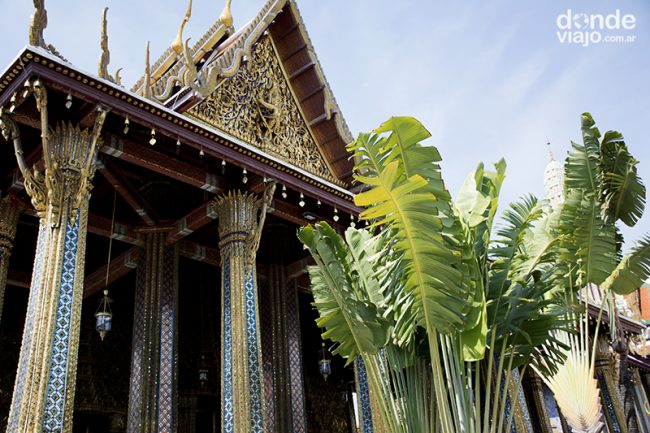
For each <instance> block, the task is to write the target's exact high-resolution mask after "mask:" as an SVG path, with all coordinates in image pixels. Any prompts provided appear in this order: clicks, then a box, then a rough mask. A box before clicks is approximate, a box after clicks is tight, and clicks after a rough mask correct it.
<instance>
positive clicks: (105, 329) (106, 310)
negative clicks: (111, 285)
mask: <svg viewBox="0 0 650 433" xmlns="http://www.w3.org/2000/svg"><path fill="white" fill-rule="evenodd" d="M112 302H113V300H112V299H111V298H109V297H108V290H104V297H103V298H102V299H100V301H99V307H98V308H97V312H96V313H95V329H96V330H97V332H99V336H100V337H101V339H102V341H104V337H106V334H107V333H109V332H110V331H111V328H112V327H113V312H112V311H111V303H112Z"/></svg>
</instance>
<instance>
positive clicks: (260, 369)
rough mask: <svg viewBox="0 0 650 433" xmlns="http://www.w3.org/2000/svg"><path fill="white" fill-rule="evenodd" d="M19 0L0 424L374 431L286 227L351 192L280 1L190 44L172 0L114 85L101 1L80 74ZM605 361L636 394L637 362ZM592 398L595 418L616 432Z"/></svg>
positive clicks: (325, 214)
mask: <svg viewBox="0 0 650 433" xmlns="http://www.w3.org/2000/svg"><path fill="white" fill-rule="evenodd" d="M34 4H35V10H34V13H33V15H32V18H31V25H30V28H29V45H28V46H27V47H26V48H25V49H24V50H23V51H21V52H20V53H18V55H17V57H16V58H15V60H14V61H13V62H12V63H10V64H9V65H8V66H7V68H6V69H5V70H4V72H2V75H1V77H0V129H1V130H2V135H3V136H4V139H5V140H0V431H7V432H9V433H27V432H29V433H34V432H44V433H52V432H57V433H58V432H63V433H71V432H74V433H77V432H79V433H117V432H128V433H145V432H146V433H152V432H161V433H167V432H180V433H194V432H199V433H210V432H212V433H215V432H224V433H244V432H246V433H248V432H254V433H261V432H265V433H273V432H277V433H287V432H295V433H305V432H310V433H312V432H313V433H325V432H337V433H338V432H349V433H360V432H362V433H374V432H378V433H380V432H381V431H382V429H381V428H380V425H379V423H378V422H377V418H376V414H373V413H372V406H373V405H372V399H371V396H370V395H369V393H368V386H367V383H366V382H365V372H364V367H363V365H362V364H359V363H357V365H353V366H347V367H346V366H345V362H344V361H343V360H342V359H340V358H337V357H332V356H331V355H330V353H329V351H328V346H327V344H326V343H324V342H323V341H322V340H321V336H320V335H321V330H320V329H318V328H317V326H316V323H315V320H314V319H315V317H316V312H315V311H314V309H313V307H312V305H311V304H312V301H313V298H312V295H311V294H310V288H309V279H308V276H307V272H306V271H307V266H308V265H309V263H310V261H309V259H308V257H307V256H308V254H307V252H306V251H304V249H303V248H302V245H301V244H300V243H299V241H298V239H297V237H296V230H297V229H298V227H300V226H302V225H305V224H308V223H311V222H314V221H319V220H324V221H327V222H328V223H329V224H331V225H332V226H334V227H335V228H337V229H340V230H343V229H345V228H346V227H348V226H350V225H355V224H357V223H358V218H357V216H358V214H359V212H360V209H358V208H357V207H356V206H355V205H354V203H353V196H354V191H355V190H354V186H353V184H352V169H353V165H354V164H353V161H351V159H350V157H349V154H348V153H347V151H346V148H345V146H346V144H347V143H349V142H350V141H352V136H351V134H350V131H349V130H348V127H347V125H346V122H345V119H344V118H343V116H342V114H341V110H340V109H339V107H338V105H337V103H336V100H335V98H334V96H333V93H332V90H331V89H330V86H329V84H328V82H327V80H326V79H325V75H324V73H323V69H322V67H321V65H320V63H319V61H318V58H317V57H316V53H315V51H314V48H313V46H312V43H311V41H310V39H309V36H308V34H307V30H306V28H305V24H304V22H303V20H302V18H301V16H300V13H299V11H298V8H297V5H296V3H295V1H294V0H268V2H267V3H266V4H265V5H264V6H263V7H262V9H261V10H260V11H259V13H258V14H257V15H256V16H255V17H253V18H252V19H251V20H250V21H249V22H248V23H247V24H246V25H244V26H243V27H241V28H239V29H235V28H234V27H233V17H232V15H231V12H230V0H227V1H226V5H225V8H224V10H223V12H222V13H221V15H220V16H219V17H218V19H217V20H216V21H215V23H214V25H213V26H212V27H210V28H209V29H208V30H207V32H206V33H205V34H204V35H203V36H202V37H201V38H200V39H199V40H198V42H196V43H195V44H193V45H192V46H190V44H189V42H188V40H187V39H185V36H184V35H183V30H184V27H185V25H186V24H187V22H188V21H189V19H190V16H191V11H192V2H191V1H190V4H189V6H188V10H187V13H186V16H185V17H184V18H182V17H179V27H180V28H179V30H178V34H177V36H176V39H175V40H174V43H173V44H172V45H171V46H170V47H169V48H168V49H167V50H166V51H164V52H163V53H162V54H161V55H160V56H159V57H158V58H157V59H156V60H152V59H153V57H152V56H151V53H150V52H149V47H148V46H147V47H146V51H144V55H143V57H144V58H145V61H144V62H143V63H144V65H143V69H144V73H143V75H142V77H141V78H140V79H139V80H138V82H137V83H136V84H135V85H134V86H133V87H131V88H130V89H128V88H126V87H125V86H124V85H123V84H122V83H121V79H120V76H119V71H118V73H111V72H109V67H111V65H110V51H109V31H108V17H107V13H106V10H104V13H103V15H102V17H101V21H100V23H101V28H100V34H101V46H100V48H101V53H102V55H101V58H100V61H99V65H98V68H97V72H96V73H87V72H84V71H81V70H80V69H79V68H77V67H75V66H74V65H73V63H71V62H72V60H67V59H66V58H65V57H64V55H65V53H60V52H59V51H57V49H56V48H55V47H54V46H53V45H52V44H50V43H49V42H46V40H45V38H44V30H45V29H46V26H47V12H46V10H45V6H44V2H43V1H42V0H41V1H35V2H34ZM143 48H144V47H143ZM111 68H112V67H111ZM560 171H561V165H559V164H555V165H553V167H551V168H549V170H547V177H549V178H551V179H553V178H554V176H557V175H558V173H560ZM550 194H551V195H552V199H553V200H561V199H562V197H561V189H560V190H558V189H557V188H555V189H552V190H551V192H550ZM646 292H647V290H646ZM642 305H643V309H645V308H646V307H647V305H646V304H642ZM643 311H645V310H643ZM622 322H623V324H624V327H625V332H627V334H628V335H630V336H631V338H632V337H634V336H639V335H641V334H642V333H643V330H644V326H643V325H642V324H640V323H639V322H637V321H635V320H632V319H622ZM634 338H636V337H634ZM609 347H610V346H609V345H608V344H605V346H604V352H603V353H604V355H603V359H604V360H603V361H602V366H603V367H602V368H603V371H607V372H609V371H610V370H606V369H607V368H609V365H610V364H612V363H613V359H614V358H613V357H612V356H613V355H612V354H611V353H610V352H611V351H608V348H609ZM624 353H627V352H626V351H624ZM626 359H629V362H628V363H629V364H630V365H632V364H634V363H635V362H636V364H634V368H635V370H634V372H633V373H634V374H635V375H636V376H634V377H635V378H638V382H637V383H638V384H639V385H638V387H637V388H635V389H636V390H637V391H638V392H639V394H638V396H640V395H641V394H640V392H641V391H643V389H646V390H647V389H648V388H647V386H648V373H647V372H648V371H650V368H648V367H647V365H646V364H645V363H644V361H643V360H642V359H641V358H635V357H634V356H630V357H628V358H626ZM610 361H611V362H610ZM626 362H627V361H626ZM612 365H613V364H612ZM599 368H600V367H599ZM612 371H613V370H612ZM607 374H609V373H607ZM603 377H605V376H603ZM607 377H610V376H607ZM522 380H524V381H529V382H530V383H531V386H525V387H524V390H523V391H522V392H520V396H519V397H520V402H521V404H520V405H517V406H516V411H517V412H516V413H517V415H516V416H515V424H514V425H513V431H517V432H519V433H524V432H526V433H537V432H540V433H550V432H551V431H555V430H553V428H554V427H553V426H552V425H551V423H550V421H549V420H550V419H555V418H557V419H558V420H560V421H561V414H558V411H557V408H555V409H553V408H552V407H551V406H552V405H551V404H550V403H552V396H551V397H550V400H549V398H548V393H546V394H545V393H544V389H543V386H542V385H541V383H540V381H539V378H535V377H533V376H531V377H524V378H522ZM607 380H610V382H608V383H609V386H610V388H609V389H610V390H611V391H612V392H616V389H615V388H616V383H615V378H614V376H611V378H610V379H607ZM526 383H528V382H526ZM642 395H645V391H643V394H642ZM638 396H637V397H636V400H634V401H635V402H637V403H638V402H641V403H643V404H646V405H647V403H645V400H644V401H641V400H640V397H638ZM511 397H514V395H512V396H511ZM610 397H612V398H610V399H609V400H608V401H609V402H613V403H612V404H611V407H612V408H613V409H611V412H608V413H609V415H608V425H609V426H610V431H611V432H628V430H625V429H622V428H621V427H620V426H621V425H623V424H621V423H620V422H619V420H622V419H623V417H625V414H626V413H628V412H626V410H627V409H626V407H624V405H623V404H622V403H621V402H620V401H619V400H617V399H616V397H615V396H614V395H613V394H612V395H610ZM646 407H650V406H646ZM608 408H609V407H608ZM373 415H374V417H373ZM553 417H555V418H553ZM610 418H611V422H610ZM645 418H647V415H646V416H645ZM565 424H566V423H564V424H562V423H561V422H560V424H558V425H560V426H562V425H565ZM617 428H618V429H617ZM565 431H567V432H568V430H565ZM637 431H647V430H637ZM630 433H633V432H632V431H630Z"/></svg>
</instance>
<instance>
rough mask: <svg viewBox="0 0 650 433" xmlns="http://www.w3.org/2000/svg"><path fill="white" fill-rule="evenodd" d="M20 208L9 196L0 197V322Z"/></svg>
mask: <svg viewBox="0 0 650 433" xmlns="http://www.w3.org/2000/svg"><path fill="white" fill-rule="evenodd" d="M19 214H20V209H19V208H18V206H16V204H15V203H14V202H12V201H11V199H10V198H9V197H5V198H3V199H0V322H1V321H2V307H3V305H4V297H5V286H6V285H7V272H8V271H9V258H10V257H11V251H12V250H13V247H14V239H15V238H16V227H17V225H18V215H19Z"/></svg>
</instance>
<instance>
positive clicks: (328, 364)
mask: <svg viewBox="0 0 650 433" xmlns="http://www.w3.org/2000/svg"><path fill="white" fill-rule="evenodd" d="M318 371H319V372H320V374H321V375H322V376H323V378H324V379H325V381H326V382H327V377H328V376H329V375H330V374H332V360H331V358H330V352H329V350H327V348H326V347H325V342H321V349H320V359H319V360H318Z"/></svg>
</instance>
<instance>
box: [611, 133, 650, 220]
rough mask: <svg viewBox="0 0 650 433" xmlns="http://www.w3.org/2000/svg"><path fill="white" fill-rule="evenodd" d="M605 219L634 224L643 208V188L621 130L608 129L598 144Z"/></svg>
mask: <svg viewBox="0 0 650 433" xmlns="http://www.w3.org/2000/svg"><path fill="white" fill-rule="evenodd" d="M600 152H601V167H602V171H603V177H602V186H601V188H602V193H601V194H602V197H603V202H604V203H603V205H604V210H605V219H606V220H608V221H611V222H616V221H618V220H620V221H622V222H623V223H624V224H626V225H627V226H630V227H632V226H634V225H635V224H636V223H637V222H638V221H639V219H640V218H641V216H642V215H643V211H644V209H645V200H646V189H645V186H644V185H643V182H642V181H641V178H640V177H639V175H638V173H637V169H636V166H637V164H638V161H637V160H636V159H634V158H633V157H632V155H630V153H629V152H628V149H627V146H626V145H625V141H623V136H622V135H621V133H620V132H616V131H607V132H606V133H605V135H604V136H603V140H602V142H601V144H600Z"/></svg>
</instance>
